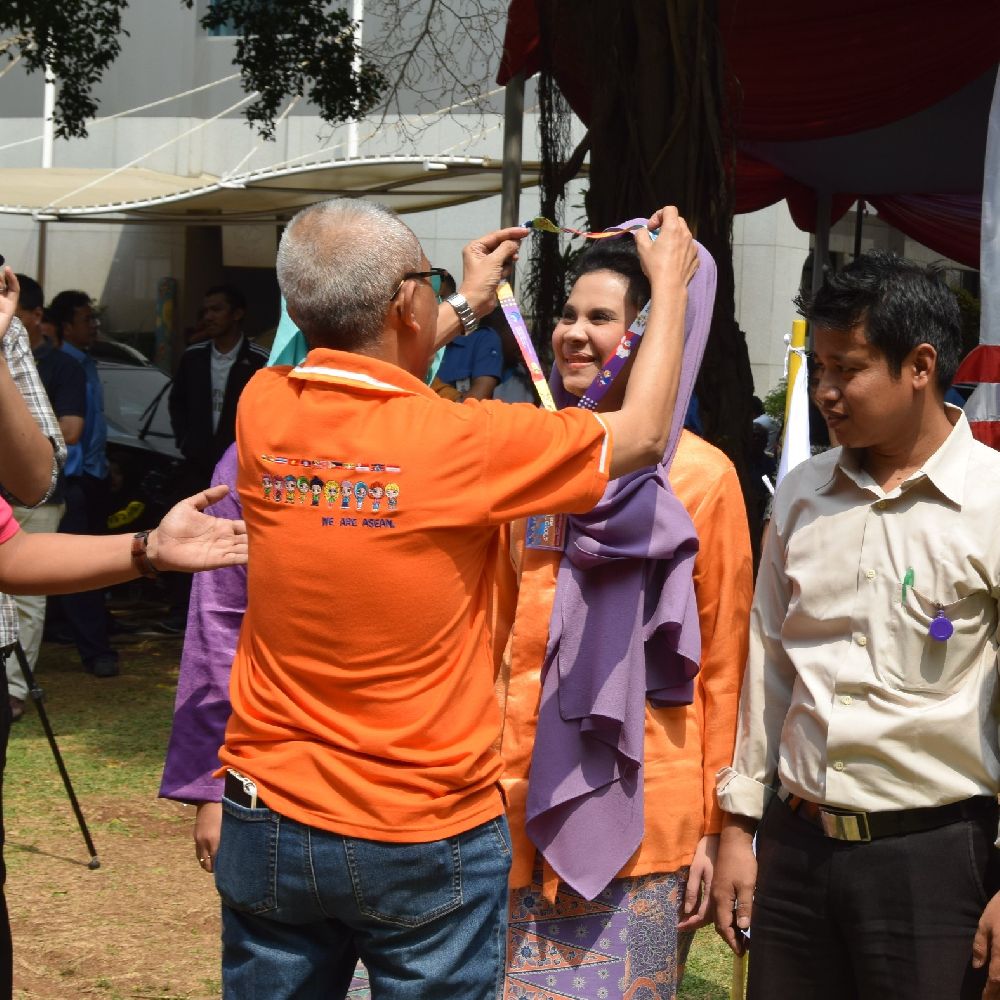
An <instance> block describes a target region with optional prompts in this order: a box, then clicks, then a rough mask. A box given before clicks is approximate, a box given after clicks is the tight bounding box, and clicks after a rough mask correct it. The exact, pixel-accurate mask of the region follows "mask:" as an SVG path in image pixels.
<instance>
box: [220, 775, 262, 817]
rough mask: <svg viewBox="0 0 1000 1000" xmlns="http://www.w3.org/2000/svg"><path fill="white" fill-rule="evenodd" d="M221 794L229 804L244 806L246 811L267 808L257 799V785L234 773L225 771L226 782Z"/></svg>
mask: <svg viewBox="0 0 1000 1000" xmlns="http://www.w3.org/2000/svg"><path fill="white" fill-rule="evenodd" d="M222 794H223V795H225V797H226V798H227V799H229V801H230V802H235V803H236V804H237V805H238V806H244V807H245V808H247V809H266V808H267V806H265V805H264V803H263V802H262V801H261V800H260V799H259V798H258V797H257V785H256V784H255V783H254V781H253V779H252V778H247V777H246V776H245V775H242V774H239V773H237V772H236V771H226V781H225V784H224V785H223V790H222Z"/></svg>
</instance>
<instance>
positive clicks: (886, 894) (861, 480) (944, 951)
mask: <svg viewBox="0 0 1000 1000" xmlns="http://www.w3.org/2000/svg"><path fill="white" fill-rule="evenodd" d="M799 308H800V311H801V312H802V314H803V315H804V316H805V317H806V319H807V320H809V322H810V324H811V328H812V338H813V341H812V342H813V359H814V361H815V366H816V378H817V384H816V387H815V399H816V402H817V404H818V406H819V407H820V409H821V411H822V413H823V416H824V418H825V419H826V422H827V424H828V426H829V428H830V430H831V432H835V434H836V438H837V440H838V442H839V443H840V447H837V448H834V449H832V450H830V451H827V452H825V453H823V454H820V455H817V456H816V457H814V458H812V459H811V460H809V461H807V462H804V463H802V464H801V465H799V466H797V467H796V468H795V469H793V470H792V471H791V472H790V473H789V474H788V475H787V477H786V478H785V479H784V480H783V481H782V484H781V486H780V487H779V489H778V492H777V495H776V497H775V499H774V509H773V513H772V518H771V523H770V527H769V529H768V534H767V537H766V540H765V543H764V551H763V554H762V557H761V563H760V570H759V574H758V577H757V586H756V593H755V597H754V604H753V609H752V613H751V639H750V653H749V657H748V660H747V669H746V674H745V677H744V683H743V689H742V695H741V706H740V715H739V724H738V731H737V737H736V748H735V753H734V758H733V762H732V765H731V766H729V767H725V768H723V769H722V770H721V771H720V773H719V776H718V786H717V789H718V796H719V802H720V804H721V806H722V808H723V809H724V810H725V811H726V812H727V813H728V814H729V815H728V817H727V821H726V825H725V826H724V828H723V831H722V834H721V839H720V849H719V857H718V862H717V864H716V871H715V882H714V889H713V898H714V902H715V905H716V926H717V929H718V930H719V932H720V933H721V934H722V936H723V937H724V939H725V940H726V941H727V942H728V943H729V945H730V946H731V947H733V948H734V949H735V950H738V951H739V950H742V947H743V945H744V943H745V932H747V931H749V942H750V963H749V985H748V990H749V992H748V996H749V997H750V998H751V1000H765V998H766V1000H771V998H773V997H781V996H788V997H809V998H810V1000H824V998H829V1000H834V998H836V1000H851V998H867V997H879V998H882V997H886V998H890V997H899V998H903V997H906V998H907V1000H941V998H944V997H948V998H963V1000H978V998H979V997H981V996H989V997H995V996H997V995H998V993H997V990H998V986H1000V950H998V946H1000V942H998V941H997V938H996V934H997V932H998V930H1000V913H998V912H997V911H998V908H1000V898H994V899H993V901H992V902H990V903H989V905H987V903H988V901H989V900H990V898H991V897H992V896H993V895H994V892H995V891H996V889H997V885H996V882H995V879H994V874H995V871H994V870H995V861H996V851H995V848H994V841H995V839H996V835H997V816H998V810H997V793H998V792H1000V742H998V698H1000V690H998V683H997V627H998V623H1000V609H998V598H1000V534H998V533H997V531H996V528H995V524H996V510H997V503H998V498H1000V455H997V453H996V452H995V451H993V450H992V449H990V448H988V447H986V446H985V445H983V444H981V443H979V442H978V441H975V440H974V439H973V437H972V432H971V430H970V428H969V423H968V421H967V419H966V417H965V415H964V414H963V412H962V411H961V410H959V409H958V408H957V407H954V406H951V405H949V404H946V403H945V402H944V393H945V391H946V390H947V388H948V386H949V385H950V382H951V379H952V377H953V375H954V372H955V370H956V368H957V365H958V362H959V359H960V357H961V343H962V338H961V322H960V317H959V310H958V305H957V303H956V300H955V297H954V294H953V293H952V292H951V290H950V289H949V288H948V287H947V285H946V284H945V282H944V279H943V277H942V276H941V275H940V274H936V273H934V272H933V271H931V270H928V269H925V268H923V267H919V266H917V265H915V264H911V263H909V262H906V261H903V260H900V259H899V258H896V257H893V256H891V255H889V254H886V253H882V252H873V253H870V254H865V255H862V256H860V257H858V258H857V259H856V260H855V261H853V262H852V263H850V264H849V265H847V267H845V268H844V269H843V270H842V271H840V272H839V273H836V274H832V275H830V276H828V277H827V278H826V280H825V281H824V282H823V284H822V286H821V287H820V288H819V289H818V290H817V291H816V293H815V294H814V295H812V296H804V297H802V298H800V300H799ZM831 436H832V434H831ZM755 833H756V837H757V845H756V848H757V849H756V857H755V854H754V849H753V846H752V840H753V837H754V834H755ZM987 968H988V969H989V983H987ZM984 988H985V990H986V992H985V993H984Z"/></svg>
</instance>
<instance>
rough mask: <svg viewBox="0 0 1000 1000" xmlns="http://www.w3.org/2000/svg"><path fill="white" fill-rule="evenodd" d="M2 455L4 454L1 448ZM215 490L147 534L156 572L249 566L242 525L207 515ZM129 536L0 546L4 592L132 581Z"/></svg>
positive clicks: (35, 539) (221, 492)
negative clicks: (206, 510) (206, 511)
mask: <svg viewBox="0 0 1000 1000" xmlns="http://www.w3.org/2000/svg"><path fill="white" fill-rule="evenodd" d="M0 450H2V449H0ZM226 492H227V488H226V487H225V486H215V487H212V488H211V489H208V490H204V491H203V492H201V493H199V494H198V495H197V496H194V497H188V499H186V500H182V501H181V502H180V503H178V504H177V505H176V506H174V507H172V508H171V509H170V510H169V511H168V512H167V514H166V516H165V517H164V518H163V520H162V521H161V522H160V524H159V527H157V528H155V529H154V530H153V531H152V532H150V534H149V539H148V546H147V549H146V553H147V556H148V558H149V561H150V562H151V563H152V564H153V565H154V566H155V567H156V568H157V569H158V570H174V571H177V572H181V573H196V572H198V571H200V570H206V569H215V568H216V567H218V566H237V565H240V564H242V563H245V562H246V561H247V538H246V526H245V525H244V524H243V522H242V521H230V520H226V519H224V518H218V517H210V516H209V515H208V514H205V513H203V511H204V509H205V508H206V507H207V506H208V505H209V504H212V503H215V502H216V501H218V500H221V499H222V498H223V497H224V496H225V495H226ZM139 575H140V573H139V570H138V568H137V567H136V565H135V563H134V562H133V560H132V536H131V535H59V534H37V535H33V534H28V533H27V532H24V531H19V532H17V534H15V535H14V536H13V537H12V538H10V539H9V541H7V542H5V543H4V544H2V545H0V589H2V590H4V591H6V592H8V593H12V594H72V593H76V592H77V591H80V590H96V589H97V588H99V587H108V586H111V585H112V584H115V583H122V582H124V581H125V580H134V579H135V578H136V577H137V576H139Z"/></svg>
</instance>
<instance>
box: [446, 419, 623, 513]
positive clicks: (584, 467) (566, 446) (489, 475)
mask: <svg viewBox="0 0 1000 1000" xmlns="http://www.w3.org/2000/svg"><path fill="white" fill-rule="evenodd" d="M465 405H466V406H468V405H470V404H469V403H466V404H465ZM482 406H483V408H484V409H485V410H487V418H488V420H487V428H488V440H487V441H486V442H485V444H486V456H485V458H486V465H485V469H484V474H483V482H482V487H483V490H484V491H485V493H486V501H487V517H488V520H489V522H490V523H491V524H500V523H503V522H504V521H514V520H516V519H517V518H520V517H527V516H528V515H530V514H563V513H566V514H572V513H582V512H584V511H588V510H590V509H591V508H592V507H593V506H594V504H596V503H597V501H598V500H600V498H601V496H602V495H603V494H604V490H605V487H606V486H607V484H608V469H609V468H610V467H611V447H612V442H611V433H610V431H609V430H608V428H607V427H606V426H605V424H604V422H603V421H602V420H601V419H600V418H599V417H598V416H597V414H595V413H591V412H590V411H588V410H579V409H570V410H560V411H559V412H558V413H552V412H550V411H548V410H539V409H538V408H537V407H534V406H531V405H530V404H528V403H514V404H510V403H502V402H487V403H483V404H482Z"/></svg>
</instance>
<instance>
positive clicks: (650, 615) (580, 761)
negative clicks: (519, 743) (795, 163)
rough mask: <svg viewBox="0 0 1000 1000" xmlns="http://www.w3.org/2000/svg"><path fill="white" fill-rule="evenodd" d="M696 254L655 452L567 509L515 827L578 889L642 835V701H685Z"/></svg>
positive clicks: (704, 272)
mask: <svg viewBox="0 0 1000 1000" xmlns="http://www.w3.org/2000/svg"><path fill="white" fill-rule="evenodd" d="M698 257H699V260H700V266H699V268H698V271H697V273H696V274H695V276H694V278H693V279H692V281H691V284H690V285H689V286H688V303H687V313H686V315H685V318H684V356H683V362H682V369H681V377H680V384H679V387H678V392H677V402H676V404H675V406H674V414H673V422H672V425H671V433H670V440H669V442H668V444H667V449H666V451H665V452H664V455H663V460H662V462H660V464H659V465H656V466H651V467H649V468H646V469H641V470H639V471H638V472H633V473H631V474H629V475H627V476H622V477H620V478H619V479H616V480H614V481H612V482H610V483H609V484H608V488H607V490H606V491H605V494H604V496H603V498H602V499H601V500H600V502H599V503H598V504H597V506H596V507H595V508H594V509H593V510H592V511H590V512H589V513H588V514H584V515H582V516H575V517H570V518H569V523H568V529H567V541H566V549H565V552H564V554H563V559H562V563H561V564H560V567H559V575H558V581H557V585H556V596H555V604H554V605H553V608H552V618H551V621H550V623H549V641H548V647H547V649H546V653H545V662H544V664H543V667H542V694H541V702H540V705H539V711H538V728H537V733H536V736H535V747H534V752H533V754H532V758H531V771H530V774H529V779H528V802H527V830H528V835H529V836H530V837H531V840H532V841H533V842H534V844H535V846H536V847H537V848H538V849H539V850H540V851H541V852H542V854H543V855H544V856H545V858H546V860H547V861H548V862H549V864H550V865H551V866H552V868H553V870H554V871H555V872H556V874H557V875H559V877H560V878H561V879H563V881H565V882H567V883H568V884H569V885H570V886H572V887H573V888H574V889H575V890H576V891H577V892H579V893H580V894H581V895H583V896H584V897H586V898H587V899H593V898H594V897H595V896H596V895H597V894H598V893H599V892H600V891H601V890H602V889H603V888H604V887H605V886H606V885H607V884H608V883H609V882H610V881H611V879H612V878H614V876H615V875H616V874H617V873H618V872H619V871H621V869H622V867H623V866H624V865H625V863H626V862H627V861H628V859H629V858H630V857H631V856H632V855H633V854H634V853H635V851H636V849H637V848H638V847H639V844H640V843H641V841H642V835H643V827H644V816H643V771H642V768H643V747H644V729H645V710H646V700H647V699H648V700H649V701H650V702H651V703H652V704H654V705H657V706H663V705H687V704H690V703H691V702H692V701H693V699H694V678H695V676H696V674H697V672H698V664H699V661H700V659H701V630H700V626H699V621H698V608H697V604H696V602H695V595H694V583H693V579H692V571H693V568H694V559H695V555H696V553H697V551H698V538H697V535H696V534H695V530H694V525H693V524H692V523H691V518H690V517H689V516H688V514H687V511H686V510H685V509H684V506H683V505H682V504H681V502H680V501H679V500H678V499H677V498H676V497H675V496H674V494H673V491H672V490H671V489H670V484H669V482H668V480H667V474H668V471H669V468H670V462H671V461H672V459H673V456H674V452H675V450H676V448H677V442H678V439H679V438H680V434H681V430H682V429H683V423H684V414H685V413H686V412H687V408H688V403H689V401H690V398H691V392H692V390H693V388H694V382H695V377H696V376H697V374H698V369H699V367H700V365H701V359H702V355H703V354H704V351H705V343H706V341H707V339H708V328H709V325H710V323H711V320H712V306H713V303H714V301H715V282H716V269H715V262H714V261H713V260H712V258H711V256H710V255H709V253H708V251H707V250H705V248H704V247H702V246H700V245H699V246H698ZM551 381H552V389H553V396H554V397H555V399H556V403H557V405H559V406H560V408H561V407H564V406H569V405H574V404H575V402H576V399H575V397H573V396H571V395H570V394H569V393H567V392H566V390H565V389H564V388H563V386H562V380H561V379H560V378H559V374H558V372H557V371H553V373H552V379H551Z"/></svg>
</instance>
